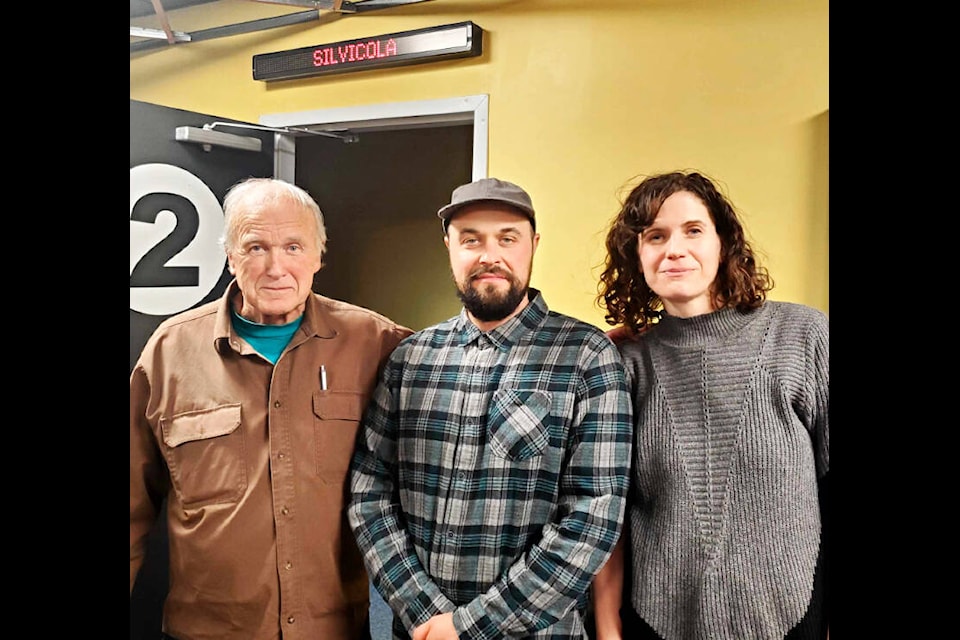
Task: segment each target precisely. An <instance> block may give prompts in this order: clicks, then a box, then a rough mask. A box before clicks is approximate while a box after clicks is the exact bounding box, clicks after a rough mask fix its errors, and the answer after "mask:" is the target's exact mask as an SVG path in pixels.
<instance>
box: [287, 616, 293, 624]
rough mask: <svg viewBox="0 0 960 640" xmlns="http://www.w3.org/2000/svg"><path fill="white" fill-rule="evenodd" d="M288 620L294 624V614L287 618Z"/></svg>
mask: <svg viewBox="0 0 960 640" xmlns="http://www.w3.org/2000/svg"><path fill="white" fill-rule="evenodd" d="M287 622H289V623H290V624H293V616H290V617H289V618H287Z"/></svg>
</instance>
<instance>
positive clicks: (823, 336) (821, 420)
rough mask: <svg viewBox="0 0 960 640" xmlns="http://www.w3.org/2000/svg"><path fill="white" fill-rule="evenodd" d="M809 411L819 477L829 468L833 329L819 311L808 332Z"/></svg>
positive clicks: (807, 402)
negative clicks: (831, 336) (831, 333)
mask: <svg viewBox="0 0 960 640" xmlns="http://www.w3.org/2000/svg"><path fill="white" fill-rule="evenodd" d="M806 359H807V374H806V390H805V396H806V403H805V405H806V414H807V416H806V417H807V420H808V423H807V426H808V428H809V429H810V434H811V436H812V438H813V446H814V454H815V456H816V464H817V477H818V478H823V476H825V475H826V473H827V472H828V471H829V470H830V421H829V413H830V330H829V322H828V320H827V317H826V315H824V314H823V313H821V312H817V313H816V314H814V316H813V321H812V322H811V323H810V328H809V331H808V333H807V345H806Z"/></svg>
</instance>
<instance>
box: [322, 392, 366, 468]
mask: <svg viewBox="0 0 960 640" xmlns="http://www.w3.org/2000/svg"><path fill="white" fill-rule="evenodd" d="M364 400H365V399H364V396H363V394H361V393H358V392H355V391H329V390H328V391H316V392H314V394H313V414H314V420H313V438H314V452H315V456H316V460H317V475H319V476H320V479H321V480H322V481H323V482H326V483H330V484H343V483H345V482H346V480H347V470H348V469H349V468H350V458H351V457H353V449H354V445H355V444H356V440H357V431H358V430H359V428H360V418H361V417H362V416H363V409H364V405H365V401H364Z"/></svg>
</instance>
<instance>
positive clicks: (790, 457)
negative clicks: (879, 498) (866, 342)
mask: <svg viewBox="0 0 960 640" xmlns="http://www.w3.org/2000/svg"><path fill="white" fill-rule="evenodd" d="M620 349H621V352H622V353H623V357H624V361H625V363H626V367H627V372H628V374H629V376H630V378H631V384H632V386H633V388H632V391H633V397H634V401H635V403H636V404H635V419H636V429H635V442H636V447H635V451H634V463H633V464H634V467H633V468H634V473H633V479H632V482H633V486H632V487H631V491H632V492H634V493H633V496H632V499H631V502H630V506H629V527H630V543H631V544H630V549H631V560H632V567H633V571H632V577H631V580H632V594H631V596H632V597H631V601H632V604H633V607H634V609H636V611H637V613H639V614H640V616H642V617H643V618H644V620H646V621H647V623H648V624H649V625H650V626H651V627H652V628H653V629H654V630H655V631H656V632H657V633H658V634H659V635H660V636H661V637H662V638H664V639H665V640H692V639H697V640H699V639H708V638H709V639H712V640H721V639H730V640H746V639H749V638H756V639H763V640H768V639H770V638H782V637H783V636H784V635H785V634H786V633H787V632H788V631H789V630H790V629H791V628H792V627H793V626H794V625H795V624H796V623H797V622H799V621H800V619H801V618H802V617H803V615H804V612H805V611H806V609H807V604H808V602H809V600H810V596H811V592H812V588H813V576H814V569H815V566H816V562H817V552H818V550H819V546H820V512H819V508H818V491H817V482H818V479H819V478H821V477H823V475H824V474H825V473H826V472H827V470H828V467H829V439H828V435H829V433H828V420H827V413H828V406H829V389H828V387H829V372H828V356H829V330H828V321H827V317H826V315H824V314H823V313H822V312H820V311H818V310H816V309H812V308H810V307H806V306H802V305H798V304H792V303H785V302H770V301H768V302H766V303H764V304H763V305H762V306H761V307H760V308H759V309H757V310H755V311H751V312H748V313H746V314H744V313H740V312H738V311H736V310H734V309H722V310H720V311H716V312H714V313H708V314H705V315H701V316H696V317H693V318H676V317H671V316H665V317H664V318H663V319H662V320H661V322H660V323H659V324H657V325H655V326H653V327H652V328H651V329H650V330H648V331H647V332H646V333H645V334H644V335H643V336H641V338H640V339H639V340H638V341H636V342H626V343H623V344H622V345H621V347H620Z"/></svg>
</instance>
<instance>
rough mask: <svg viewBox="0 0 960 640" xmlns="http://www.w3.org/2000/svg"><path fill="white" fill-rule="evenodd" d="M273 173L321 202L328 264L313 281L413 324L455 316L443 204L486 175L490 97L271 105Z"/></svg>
mask: <svg viewBox="0 0 960 640" xmlns="http://www.w3.org/2000/svg"><path fill="white" fill-rule="evenodd" d="M260 123H261V124H262V125H265V126H269V127H270V128H273V129H284V130H295V131H303V130H309V131H315V132H328V133H331V132H333V133H338V134H349V135H343V138H336V137H328V136H324V135H305V134H299V133H296V132H294V133H292V134H286V133H283V134H278V135H277V141H276V144H275V164H276V168H275V173H276V175H277V177H280V178H284V179H286V180H289V181H291V182H294V183H296V184H297V185H299V186H301V187H303V188H304V189H306V190H307V191H309V192H310V194H311V195H313V197H314V198H315V199H316V200H317V202H318V203H319V204H320V208H321V209H322V210H323V213H324V218H325V221H326V225H327V235H328V243H327V255H326V256H325V258H324V268H323V269H321V271H320V272H319V273H318V274H317V276H316V278H315V279H314V290H315V291H317V292H319V293H322V294H324V295H328V296H330V297H333V298H338V299H341V300H346V301H348V302H352V303H354V304H358V305H361V306H364V307H368V308H370V309H373V310H375V311H378V312H380V313H383V314H384V315H387V316H389V317H390V318H392V319H393V320H396V321H397V322H400V323H401V324H404V325H406V326H408V327H410V328H412V329H415V330H416V329H422V328H423V327H426V326H428V325H431V324H434V323H436V322H439V321H441V320H445V319H447V318H449V317H451V316H452V315H455V314H456V313H457V312H458V311H459V309H460V303H459V301H458V299H457V297H456V295H455V292H454V285H453V282H452V279H451V277H450V268H449V263H448V259H447V254H446V250H445V248H444V246H443V242H442V231H441V226H440V220H439V218H437V216H436V211H437V209H439V208H440V207H441V206H443V205H444V204H446V203H447V202H448V201H449V199H450V193H451V192H452V191H453V189H454V188H456V187H457V186H458V185H461V184H463V183H465V182H469V181H470V180H473V179H476V178H481V177H485V176H486V167H487V97H486V96H469V97H465V98H453V99H448V100H429V101H419V102H407V103H392V104H384V105H369V106H364V107H354V108H349V109H330V110H319V111H306V112H298V113H288V114H272V115H267V116H264V117H262V118H261V119H260Z"/></svg>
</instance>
